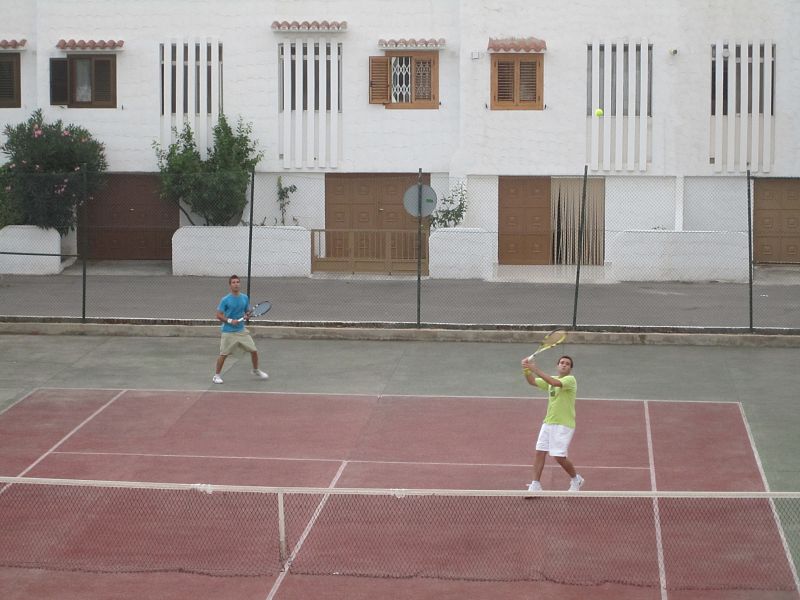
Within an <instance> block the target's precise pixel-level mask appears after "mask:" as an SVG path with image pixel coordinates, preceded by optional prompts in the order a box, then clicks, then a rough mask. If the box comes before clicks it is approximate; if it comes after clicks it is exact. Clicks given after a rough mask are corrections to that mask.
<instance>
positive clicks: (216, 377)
mask: <svg viewBox="0 0 800 600" xmlns="http://www.w3.org/2000/svg"><path fill="white" fill-rule="evenodd" d="M211 381H212V382H213V383H222V377H220V376H219V375H216V374H215V375H214V376H213V377H212V378H211Z"/></svg>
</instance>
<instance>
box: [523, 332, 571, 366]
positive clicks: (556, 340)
mask: <svg viewBox="0 0 800 600" xmlns="http://www.w3.org/2000/svg"><path fill="white" fill-rule="evenodd" d="M566 339H567V332H566V331H565V330H564V329H556V330H555V331H551V332H550V333H548V334H547V335H546V336H544V339H543V340H542V343H541V344H539V347H538V348H537V349H536V352H534V353H533V354H531V355H530V356H529V357H528V360H532V359H533V357H534V356H536V355H537V354H539V353H540V352H544V351H545V350H549V349H550V348H552V347H553V346H558V345H559V344H560V343H561V342H563V341H564V340H566Z"/></svg>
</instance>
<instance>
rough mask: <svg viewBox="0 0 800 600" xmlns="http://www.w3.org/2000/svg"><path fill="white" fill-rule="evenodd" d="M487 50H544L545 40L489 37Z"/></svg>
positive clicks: (545, 47) (545, 46) (545, 48)
mask: <svg viewBox="0 0 800 600" xmlns="http://www.w3.org/2000/svg"><path fill="white" fill-rule="evenodd" d="M488 50H489V52H544V51H545V50H547V42H545V41H544V40H540V39H539V38H535V37H526V38H515V37H510V38H489V47H488Z"/></svg>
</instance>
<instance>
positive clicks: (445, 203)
mask: <svg viewBox="0 0 800 600" xmlns="http://www.w3.org/2000/svg"><path fill="white" fill-rule="evenodd" d="M466 212H467V186H466V184H465V183H464V182H463V181H459V182H458V183H456V184H455V185H454V186H453V187H452V188H450V193H449V194H448V195H447V196H445V197H444V198H442V200H441V201H440V203H439V207H438V208H437V209H436V211H435V212H434V213H433V214H432V215H431V227H456V226H457V225H458V224H459V223H461V221H463V220H464V215H465V214H466Z"/></svg>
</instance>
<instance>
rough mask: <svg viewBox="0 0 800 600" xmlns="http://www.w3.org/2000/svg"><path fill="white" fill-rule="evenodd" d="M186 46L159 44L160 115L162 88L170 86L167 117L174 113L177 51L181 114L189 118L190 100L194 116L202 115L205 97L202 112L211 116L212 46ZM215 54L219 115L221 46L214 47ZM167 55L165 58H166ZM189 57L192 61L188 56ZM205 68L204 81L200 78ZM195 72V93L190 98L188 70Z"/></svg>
mask: <svg viewBox="0 0 800 600" xmlns="http://www.w3.org/2000/svg"><path fill="white" fill-rule="evenodd" d="M193 46H194V47H192V45H190V44H188V43H183V44H181V43H178V44H160V46H159V56H160V60H161V79H160V85H161V114H162V115H163V114H164V97H165V96H164V85H167V86H169V94H168V95H167V96H166V97H167V98H171V104H170V114H173V115H174V114H176V112H177V102H178V100H177V98H178V94H177V89H176V87H177V85H178V50H179V49H180V52H181V60H180V64H181V65H182V68H183V107H182V109H181V110H182V112H183V114H189V99H190V98H192V104H193V109H194V114H196V115H199V114H200V112H201V110H202V109H201V106H200V104H201V98H202V97H203V95H205V111H206V114H209V115H210V114H211V106H212V103H211V93H212V89H213V86H212V77H213V75H212V66H213V61H212V53H213V51H214V46H213V44H209V43H205V44H203V43H200V44H198V43H195V44H194V45H193ZM217 52H218V64H219V67H218V70H217V81H218V85H219V94H218V96H219V110H220V112H222V110H223V107H222V44H218V46H217ZM165 53H166V55H165ZM190 53H191V55H192V56H191V59H190V58H189V54H190ZM203 65H205V71H206V72H205V77H204V78H203V76H202V73H201V69H202V68H203ZM190 68H191V69H193V70H194V89H193V90H192V93H191V95H190V93H189V69H190ZM167 70H168V73H169V75H168V76H167V77H165V71H167ZM203 79H204V80H205V90H201V89H200V86H201V81H203Z"/></svg>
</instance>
